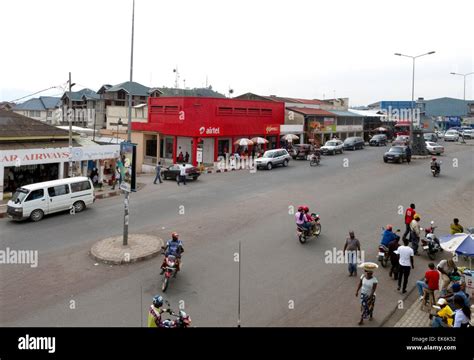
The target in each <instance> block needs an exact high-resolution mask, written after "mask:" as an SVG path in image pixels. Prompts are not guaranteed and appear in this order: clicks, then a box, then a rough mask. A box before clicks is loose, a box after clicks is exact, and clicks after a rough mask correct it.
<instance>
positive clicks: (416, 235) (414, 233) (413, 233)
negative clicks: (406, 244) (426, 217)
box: [410, 214, 421, 255]
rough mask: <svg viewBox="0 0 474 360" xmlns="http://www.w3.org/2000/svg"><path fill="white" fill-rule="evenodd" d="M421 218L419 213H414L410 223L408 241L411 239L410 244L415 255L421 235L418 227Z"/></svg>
mask: <svg viewBox="0 0 474 360" xmlns="http://www.w3.org/2000/svg"><path fill="white" fill-rule="evenodd" d="M420 220H421V218H420V215H418V214H415V216H413V220H412V222H411V223H410V241H411V246H412V248H413V251H414V252H415V255H419V254H418V244H419V242H420V236H421V229H420V224H419V222H420Z"/></svg>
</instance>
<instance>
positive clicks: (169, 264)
mask: <svg viewBox="0 0 474 360" xmlns="http://www.w3.org/2000/svg"><path fill="white" fill-rule="evenodd" d="M162 253H163V252H162ZM177 261H178V259H177V258H176V256H174V255H168V256H166V257H165V267H164V269H163V270H164V271H163V281H162V283H161V290H162V291H163V292H165V291H166V289H168V285H169V281H170V279H171V277H176V274H177V272H178V268H177Z"/></svg>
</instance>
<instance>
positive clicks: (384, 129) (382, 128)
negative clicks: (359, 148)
mask: <svg viewBox="0 0 474 360" xmlns="http://www.w3.org/2000/svg"><path fill="white" fill-rule="evenodd" d="M374 130H375V131H387V129H386V128H384V127H378V128H376V129H374Z"/></svg>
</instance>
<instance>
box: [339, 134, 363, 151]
mask: <svg viewBox="0 0 474 360" xmlns="http://www.w3.org/2000/svg"><path fill="white" fill-rule="evenodd" d="M364 146H365V142H364V139H362V138H361V137H358V136H354V137H348V138H347V139H346V140H344V150H357V149H363V148H364Z"/></svg>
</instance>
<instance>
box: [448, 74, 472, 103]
mask: <svg viewBox="0 0 474 360" xmlns="http://www.w3.org/2000/svg"><path fill="white" fill-rule="evenodd" d="M472 74H474V72H471V73H468V74H459V73H455V72H452V73H451V75H459V76H462V77H463V78H464V97H463V100H464V101H466V77H467V76H469V75H472Z"/></svg>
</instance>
